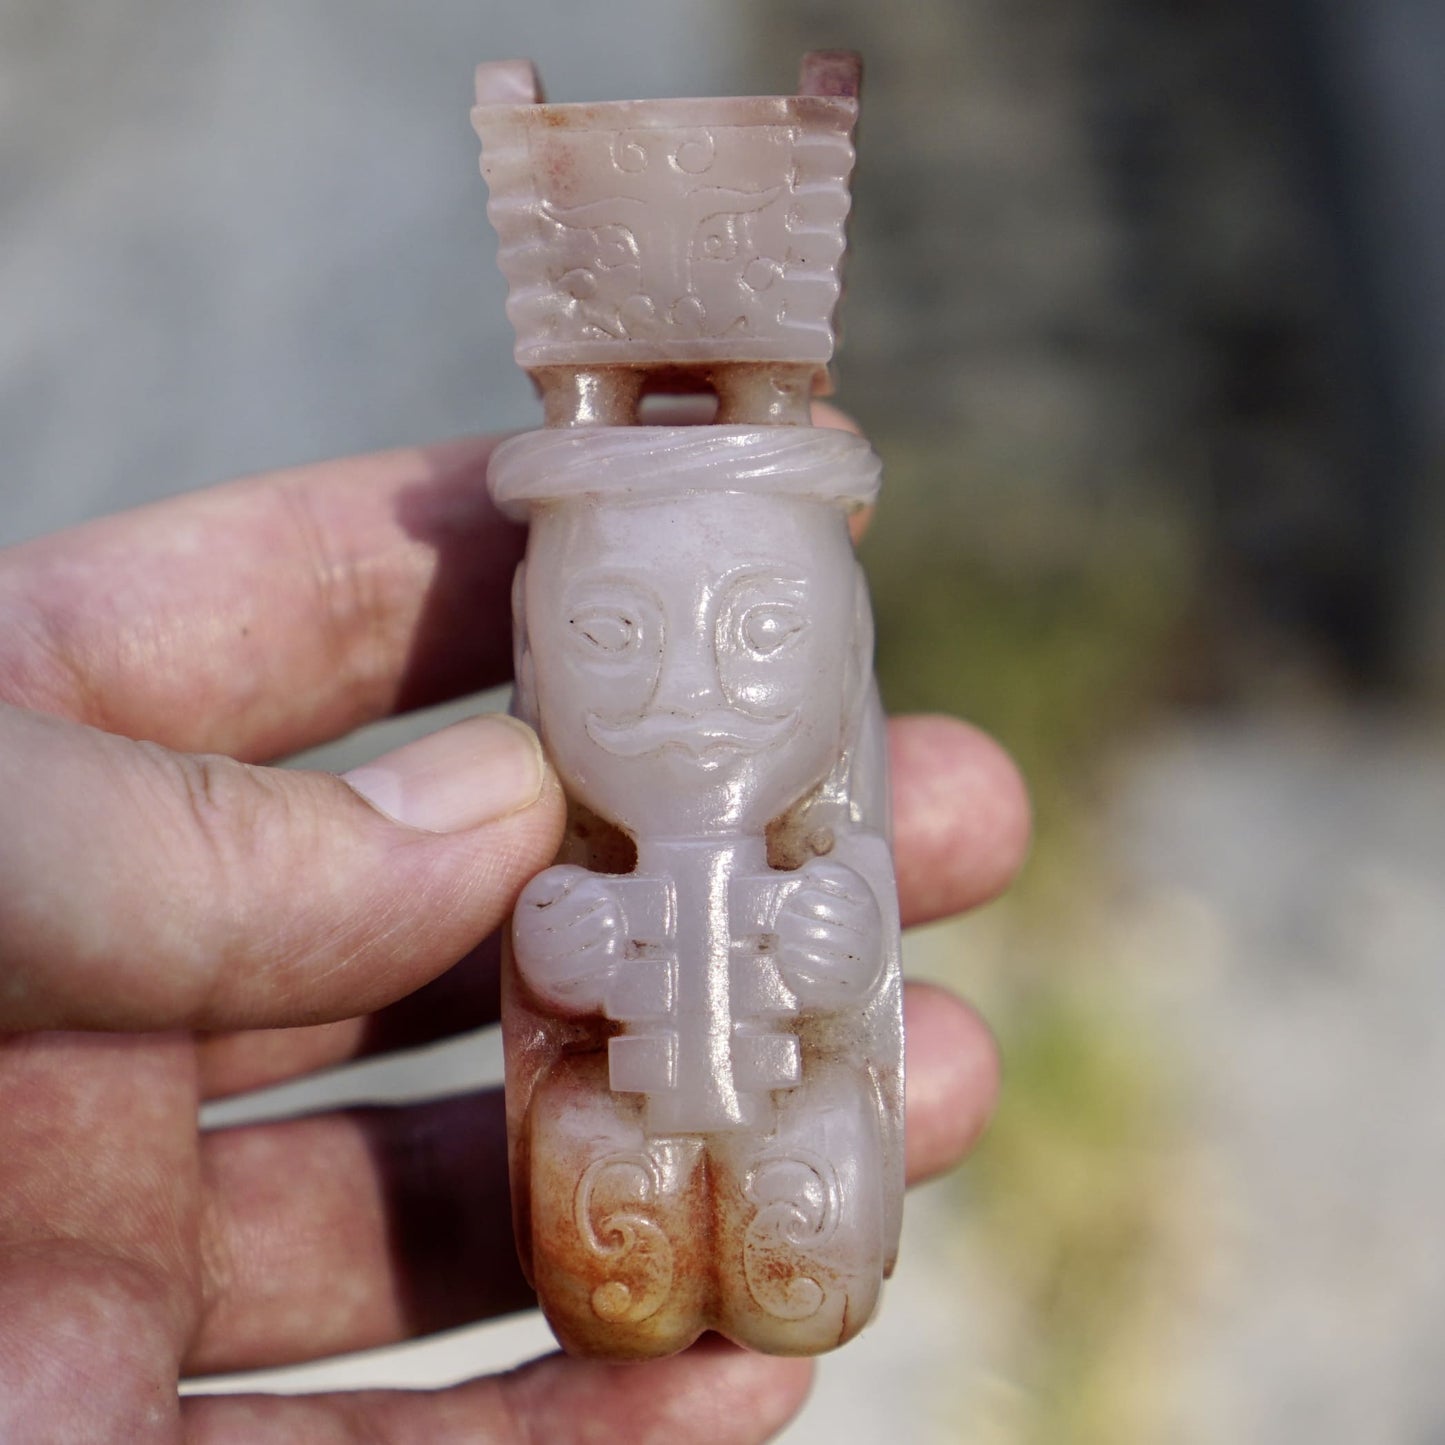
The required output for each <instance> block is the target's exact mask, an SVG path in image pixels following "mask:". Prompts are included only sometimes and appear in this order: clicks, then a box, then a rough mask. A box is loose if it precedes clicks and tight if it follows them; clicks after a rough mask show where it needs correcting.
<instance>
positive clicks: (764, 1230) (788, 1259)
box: [743, 1150, 843, 1320]
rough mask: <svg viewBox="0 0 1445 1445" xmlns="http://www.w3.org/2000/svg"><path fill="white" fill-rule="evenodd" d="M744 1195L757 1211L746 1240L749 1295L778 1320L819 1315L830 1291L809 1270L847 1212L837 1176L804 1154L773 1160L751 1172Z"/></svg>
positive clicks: (825, 1163)
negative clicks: (809, 1257)
mask: <svg viewBox="0 0 1445 1445" xmlns="http://www.w3.org/2000/svg"><path fill="white" fill-rule="evenodd" d="M743 1193H744V1195H745V1196H746V1198H747V1199H748V1201H749V1203H751V1204H754V1205H756V1206H757V1213H756V1214H755V1215H754V1216H753V1218H752V1220H751V1221H750V1222H749V1224H748V1227H747V1230H746V1232H745V1234H744V1236H743V1272H744V1274H745V1276H746V1278H747V1282H748V1292H749V1294H751V1295H752V1297H753V1299H754V1301H756V1303H757V1305H758V1307H759V1308H760V1309H763V1310H765V1311H766V1312H767V1313H768V1314H770V1315H772V1316H773V1317H774V1318H775V1319H780V1320H806V1319H808V1318H810V1317H811V1316H812V1315H815V1314H817V1312H818V1311H819V1310H820V1309H821V1308H822V1306H823V1301H824V1299H825V1298H826V1297H827V1291H826V1289H825V1288H824V1286H823V1284H822V1283H821V1281H819V1280H818V1279H817V1278H816V1277H815V1274H810V1273H808V1272H806V1270H805V1267H804V1266H805V1261H806V1256H807V1255H809V1254H816V1252H817V1251H818V1250H820V1249H822V1248H824V1247H826V1246H827V1244H828V1243H829V1241H830V1240H831V1239H832V1238H833V1236H834V1234H835V1233H836V1232H837V1229H838V1219H839V1216H840V1214H841V1213H842V1208H843V1190H842V1185H841V1183H840V1182H839V1179H838V1175H837V1171H836V1170H835V1169H834V1168H833V1166H832V1165H831V1164H829V1163H828V1161H827V1160H826V1159H823V1158H820V1157H819V1156H818V1155H816V1154H811V1153H808V1152H806V1151H804V1150H796V1151H794V1152H793V1153H791V1154H781V1155H774V1156H773V1157H771V1158H768V1159H764V1160H763V1161H762V1162H761V1163H759V1164H757V1165H755V1166H754V1167H753V1169H751V1170H750V1171H749V1173H748V1176H747V1180H746V1183H745V1184H744V1188H743ZM814 1268H816V1267H814Z"/></svg>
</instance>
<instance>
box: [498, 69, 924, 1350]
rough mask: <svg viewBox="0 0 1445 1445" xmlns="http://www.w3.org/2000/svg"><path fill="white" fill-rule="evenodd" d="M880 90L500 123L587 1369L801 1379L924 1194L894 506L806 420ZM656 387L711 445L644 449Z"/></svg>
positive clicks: (532, 911) (532, 1056) (507, 997)
mask: <svg viewBox="0 0 1445 1445" xmlns="http://www.w3.org/2000/svg"><path fill="white" fill-rule="evenodd" d="M857 82H858V62H857V59H856V57H853V56H851V55H846V54H842V53H837V52H824V53H819V54H814V55H810V56H808V57H807V58H806V59H805V60H804V62H803V72H802V83H801V85H800V92H801V93H800V94H798V95H795V96H784V97H756V98H747V99H728V100H669V101H626V102H620V103H609V104H596V105H549V104H545V103H543V102H542V101H541V99H540V95H539V92H538V87H537V82H536V76H535V73H534V71H533V70H532V68H531V66H530V65H529V64H527V63H526V62H516V61H512V62H504V63H501V64H497V65H484V66H482V67H481V68H480V70H479V71H478V75H477V99H478V105H477V108H476V110H475V111H474V112H473V117H472V118H473V122H474V124H475V126H476V129H477V132H478V134H479V135H480V136H481V140H482V172H483V174H484V175H485V176H486V178H487V182H488V186H489V191H490V206H489V213H490V216H491V219H492V222H493V224H494V226H495V228H496V230H497V232H498V235H499V237H500V242H501V249H500V260H501V266H502V269H503V271H504V272H505V274H506V277H507V280H508V283H509V286H510V299H509V302H508V312H509V315H510V316H511V319H512V322H513V324H514V326H515V328H516V332H517V350H516V355H517V360H518V362H519V364H520V365H521V366H523V367H524V368H526V370H527V371H528V372H529V373H530V374H531V375H532V377H533V379H534V381H535V382H536V384H537V387H538V389H539V391H540V392H541V394H542V398H543V402H544V407H545V415H546V423H547V425H546V427H545V428H544V429H543V430H541V431H535V432H530V433H528V434H526V435H523V436H518V437H515V438H513V439H511V440H510V441H508V442H507V443H505V444H504V445H503V446H501V447H500V448H499V449H498V450H497V452H496V454H495V456H494V459H493V461H492V464H491V471H490V474H489V479H488V480H489V485H490V487H491V489H492V493H493V495H494V497H495V498H496V501H497V503H498V505H499V506H500V507H501V508H502V509H503V510H504V511H505V512H506V513H508V514H509V515H510V516H512V517H515V518H518V519H525V520H526V521H528V522H529V523H530V528H531V530H530V537H529V541H528V547H527V557H526V561H525V562H524V563H523V565H522V566H521V567H520V568H519V569H518V572H517V578H516V585H515V590H514V594H513V596H514V608H515V622H516V638H517V657H516V677H517V700H516V707H517V710H518V712H519V713H520V714H521V715H522V716H523V717H525V718H526V719H527V720H528V721H529V722H530V723H532V724H533V725H534V726H535V727H536V728H537V729H538V731H539V732H540V734H541V737H542V740H543V743H544V745H545V747H546V749H547V752H548V754H549V756H550V757H551V759H552V761H553V763H554V764H555V766H556V768H557V770H558V773H559V774H560V776H561V778H562V781H563V784H564V786H565V788H566V791H567V795H568V798H569V800H570V816H569V825H568V832H567V837H566V842H565V843H564V845H563V848H562V852H561V854H560V855H559V858H558V861H557V863H556V864H555V866H553V867H551V868H548V869H547V870H546V871H545V872H543V873H542V874H540V875H539V876H538V877H537V878H535V879H534V880H533V881H532V882H531V884H530V885H529V886H528V887H527V888H526V890H525V891H524V892H523V894H522V896H521V898H520V900H519V901H518V904H517V909H516V914H515V916H514V919H513V923H512V934H511V952H510V957H509V960H508V963H507V965H506V969H505V978H504V1001H503V1030H504V1037H505V1042H506V1052H507V1111H508V1126H509V1130H510V1149H511V1168H512V1186H513V1197H514V1202H515V1210H516V1227H517V1239H518V1244H519V1248H520V1252H521V1256H522V1262H523V1266H524V1267H525V1269H526V1270H527V1272H528V1275H529V1277H530V1278H531V1280H532V1282H533V1283H534V1285H535V1287H536V1290H537V1293H538V1295H539V1296H540V1299H541V1303H542V1307H543V1309H544V1310H545V1311H546V1314H547V1317H548V1319H549V1321H550V1322H551V1324H552V1327H553V1329H554V1330H555V1331H556V1333H557V1336H558V1338H559V1339H560V1340H561V1341H562V1343H563V1344H564V1345H565V1346H566V1347H567V1348H568V1349H569V1350H572V1351H575V1352H577V1353H582V1354H592V1355H602V1356H611V1357H614V1358H626V1357H638V1356H647V1355H661V1354H668V1353H670V1352H672V1351H674V1350H679V1349H681V1348H683V1347H684V1346H685V1345H687V1344H689V1343H690V1342H691V1341H692V1340H693V1339H695V1338H696V1337H697V1335H698V1334H699V1333H701V1332H702V1331H703V1330H707V1329H712V1330H717V1331H720V1332H721V1333H722V1334H724V1335H727V1336H728V1337H730V1338H731V1339H733V1340H736V1341H738V1342H739V1343H741V1344H744V1345H749V1346H751V1347H753V1348H755V1349H760V1350H767V1351H770V1352H774V1353H779V1354H812V1353H815V1352H818V1351H821V1350H826V1349H830V1348H832V1347H833V1346H835V1345H838V1344H841V1343H842V1342H843V1341H844V1340H847V1339H849V1338H850V1337H851V1336H852V1335H853V1334H855V1333H856V1332H857V1331H858V1330H859V1329H860V1328H861V1327H862V1326H863V1325H864V1324H865V1323H866V1322H867V1320H868V1318H869V1316H870V1315H871V1314H872V1312H873V1310H874V1308H875V1305H876V1303H877V1299H878V1292H879V1287H880V1282H881V1280H882V1279H883V1277H884V1276H885V1275H886V1274H887V1273H888V1272H889V1270H890V1268H891V1266H892V1262H893V1257H894V1252H895V1248H896V1243H897V1236H898V1224H899V1210H900V1202H901V1195H902V1183H903V1158H902V1155H903V1150H902V1101H903V1077H902V1024H901V1014H900V984H899V972H898V918H897V906H896V901H895V888H894V878H893V867H892V862H891V858H890V854H889V844H888V811H887V807H888V805H887V779H886V774H885V757H884V735H883V721H882V715H881V711H880V709H879V706H878V701H877V696H876V693H875V690H874V687H873V682H872V671H871V656H872V625H871V618H870V613H869V606H868V597H867V592H866V589H865V585H864V581H863V577H862V574H861V572H860V570H859V567H858V564H857V562H856V561H855V560H854V556H853V551H852V546H851V544H850V540H849V534H848V514H849V512H850V511H853V510H855V509H857V508H858V507H861V506H864V505H866V504H867V503H868V502H870V501H871V500H872V498H873V496H874V494H875V492H876V490H877V486H878V475H879V467H878V460H877V458H876V457H875V455H874V454H873V451H872V450H871V448H870V447H869V446H868V444H867V443H866V442H865V441H863V440H862V439H861V438H860V437H857V436H854V435H852V434H851V433H847V432H843V431H836V430H829V429H815V428H814V427H813V426H812V425H810V421H809V414H808V401H809V398H810V396H811V395H812V394H813V393H814V392H815V391H816V390H821V389H822V387H823V384H824V383H825V381H826V374H827V365H828V361H829V358H830V357H831V354H832V349H833V330H832V317H833V311H834V309H835V306H836V303H837V299H838V292H839V267H840V263H841V261H842V257H843V247H844V241H843V222H844V218H845V215H846V213H847V210H848V189H847V182H848V176H849V173H850V171H851V168H852V163H853V149H852V144H851V136H852V131H853V126H854V123H855V120H856V118H857V110H858V102H857V90H858V85H857ZM654 389H666V390H673V391H677V390H683V391H686V390H692V391H710V392H714V393H716V395H717V397H718V404H719V410H718V416H717V420H716V423H715V424H713V425H706V426H644V425H640V424H638V420H637V406H638V402H639V399H640V398H641V396H642V395H643V394H644V393H645V392H647V391H649V390H654Z"/></svg>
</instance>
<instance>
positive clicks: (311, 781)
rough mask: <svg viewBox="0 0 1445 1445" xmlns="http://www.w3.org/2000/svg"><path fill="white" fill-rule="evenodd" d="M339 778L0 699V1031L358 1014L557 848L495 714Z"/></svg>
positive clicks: (552, 814) (432, 971)
mask: <svg viewBox="0 0 1445 1445" xmlns="http://www.w3.org/2000/svg"><path fill="white" fill-rule="evenodd" d="M349 779H350V782H349V784H348V781H346V780H343V779H341V778H337V777H333V776H332V775H330V774H328V773H307V772H300V771H286V770H280V769H275V768H260V767H251V766H248V765H247V764H244V763H238V762H236V761H234V760H233V759H230V758H223V757H214V756H204V757H202V756H191V755H188V754H184V753H176V752H171V751H169V750H168V749H165V748H162V747H158V746H156V745H155V744H153V743H138V742H132V741H130V740H129V739H127V738H121V737H116V736H114V735H113V734H110V733H104V732H100V731H98V730H96V729H94V728H89V727H84V726H81V725H80V724H78V723H72V722H66V721H62V720H60V719H57V718H52V717H46V716H42V715H40V714H36V713H30V712H26V711H23V710H21V709H18V708H12V707H4V706H0V1031H12V1030H20V1029H57V1028H84V1029H171V1028H196V1029H236V1028H259V1027H267V1028H269V1027H281V1026H287V1025H295V1024H310V1023H319V1022H323V1021H326V1020H329V1019H336V1018H345V1017H350V1016H353V1015H356V1014H360V1013H366V1012H370V1011H371V1010H373V1009H376V1008H379V1007H381V1006H382V1005H383V1004H386V1003H389V1002H391V1001H392V1000H393V999H396V998H399V997H400V996H401V995H403V994H405V993H408V992H410V991H411V990H413V989H415V988H418V987H419V986H420V985H422V984H423V983H426V982H427V981H429V980H430V979H432V978H433V977H435V976H436V975H437V974H439V973H441V972H443V970H445V969H446V968H448V967H449V966H450V965H451V964H453V963H455V962H456V961H457V959H459V958H460V957H461V956H462V955H463V954H464V953H465V952H466V951H467V950H468V949H470V948H471V947H473V946H474V945H475V944H476V943H477V941H478V940H479V939H481V938H482V937H483V936H484V935H485V934H487V933H489V932H490V931H491V930H492V929H493V928H495V927H496V926H497V925H498V923H499V922H500V921H501V920H502V918H503V917H504V916H505V914H506V912H507V910H508V909H509V908H510V907H511V905H512V902H513V900H514V899H515V897H516V894H517V892H518V890H519V889H520V888H521V887H522V885H523V884H524V883H525V882H526V881H527V880H528V878H530V877H531V876H532V875H533V874H534V873H536V872H537V871H538V869H540V868H543V867H545V866H546V865H547V864H548V863H549V862H550V861H551V858H552V855H553V853H554V852H555V850H556V847H557V842H558V839H559V837H560V833H561V826H562V813H563V808H562V800H561V793H560V790H559V789H558V787H557V784H556V780H555V778H554V777H553V775H552V773H551V772H550V770H549V769H548V767H547V765H546V763H545V761H544V760H543V757H542V751H541V748H540V747H539V745H538V743H537V740H536V738H535V736H534V735H533V734H532V733H531V732H530V730H528V729H527V728H526V727H524V726H523V725H522V724H521V723H519V722H516V721H515V720H513V719H511V718H507V717H501V716H497V715H490V716H482V717H476V718H472V719H469V720H468V721H466V722H462V723H457V724H455V725H454V726H452V727H450V728H447V729H445V730H444V731H442V732H439V733H435V734H433V735H432V736H431V737H427V738H423V739H421V740H420V741H418V742H414V743H409V744H408V745H407V746H405V747H403V748H400V749H398V750H397V751H396V752H394V753H391V754H388V755H387V756H386V757H384V758H381V759H379V760H378V761H377V762H375V763H373V764H370V765H369V766H367V767H364V768H360V769H357V770H356V771H355V772H354V773H352V774H350V775H349Z"/></svg>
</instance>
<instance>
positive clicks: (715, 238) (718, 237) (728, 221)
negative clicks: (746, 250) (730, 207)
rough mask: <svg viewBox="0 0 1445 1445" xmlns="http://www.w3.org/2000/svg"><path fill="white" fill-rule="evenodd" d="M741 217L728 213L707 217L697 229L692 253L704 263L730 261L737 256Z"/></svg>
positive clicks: (721, 212)
mask: <svg viewBox="0 0 1445 1445" xmlns="http://www.w3.org/2000/svg"><path fill="white" fill-rule="evenodd" d="M741 226H742V219H741V217H739V216H737V215H734V214H732V213H731V212H728V211H720V212H718V213H717V215H714V216H709V217H708V218H707V219H706V220H705V221H704V222H703V223H702V225H701V226H699V227H698V232H697V237H696V239H695V240H694V241H693V253H694V254H695V255H696V256H698V257H699V258H700V259H702V260H704V261H731V260H733V259H735V258H736V256H737V254H738V245H739V241H740V234H739V233H740V230H741Z"/></svg>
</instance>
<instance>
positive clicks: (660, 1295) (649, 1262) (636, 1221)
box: [573, 1152, 673, 1324]
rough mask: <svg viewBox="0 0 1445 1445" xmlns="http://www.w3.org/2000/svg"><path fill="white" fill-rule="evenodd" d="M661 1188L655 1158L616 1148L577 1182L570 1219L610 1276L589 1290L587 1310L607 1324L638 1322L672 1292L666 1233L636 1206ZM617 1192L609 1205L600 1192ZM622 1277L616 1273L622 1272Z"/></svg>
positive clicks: (670, 1251)
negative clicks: (616, 1202) (613, 1203)
mask: <svg viewBox="0 0 1445 1445" xmlns="http://www.w3.org/2000/svg"><path fill="white" fill-rule="evenodd" d="M661 1188H662V1171H661V1169H660V1168H659V1165H658V1163H657V1161H656V1160H655V1159H653V1158H652V1157H651V1156H650V1155H648V1154H644V1153H641V1152H635V1153H634V1152H620V1153H616V1154H608V1155H605V1156H604V1157H603V1158H601V1159H595V1160H593V1162H592V1163H591V1164H590V1165H588V1167H587V1169H586V1170H585V1171H584V1172H583V1175H582V1178H581V1179H580V1180H579V1181H578V1185H577V1194H576V1198H575V1200H574V1202H573V1219H574V1222H575V1224H576V1226H577V1233H578V1234H579V1235H580V1236H581V1238H582V1242H583V1244H584V1246H585V1247H586V1248H587V1250H588V1251H589V1253H591V1254H592V1255H594V1256H595V1257H596V1258H597V1259H598V1260H600V1261H602V1262H603V1263H604V1266H605V1267H606V1270H607V1273H609V1274H611V1275H612V1276H613V1277H612V1278H610V1279H607V1280H604V1281H603V1282H602V1283H601V1284H599V1285H598V1286H597V1287H596V1288H595V1289H594V1290H593V1291H592V1310H593V1313H595V1314H596V1316H597V1317H598V1319H601V1320H606V1321H607V1322H608V1323H609V1324H619V1323H627V1324H638V1323H640V1322H641V1321H643V1320H645V1319H647V1318H648V1317H649V1316H650V1315H653V1314H656V1312H657V1311H658V1310H659V1309H660V1308H661V1307H662V1304H663V1302H664V1301H665V1300H666V1299H667V1297H668V1295H669V1294H670V1293H671V1291H672V1279H673V1248H672V1243H671V1241H670V1240H669V1239H668V1237H667V1235H666V1233H665V1232H664V1231H663V1230H662V1228H661V1227H660V1226H659V1225H658V1224H657V1222H656V1221H655V1220H653V1219H650V1218H648V1216H647V1214H646V1213H645V1212H644V1211H643V1210H642V1209H640V1208H638V1207H636V1206H639V1205H646V1204H649V1203H652V1202H654V1201H655V1200H656V1199H657V1198H658V1196H659V1194H660V1192H661ZM606 1194H612V1195H614V1196H621V1198H622V1199H623V1200H624V1201H625V1202H624V1203H622V1204H620V1205H617V1206H616V1207H613V1206H610V1205H609V1204H608V1203H607V1202H606V1200H605V1199H604V1198H599V1197H598V1196H600V1195H606ZM624 1273H625V1275H626V1278H623V1277H621V1276H622V1274H624Z"/></svg>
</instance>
